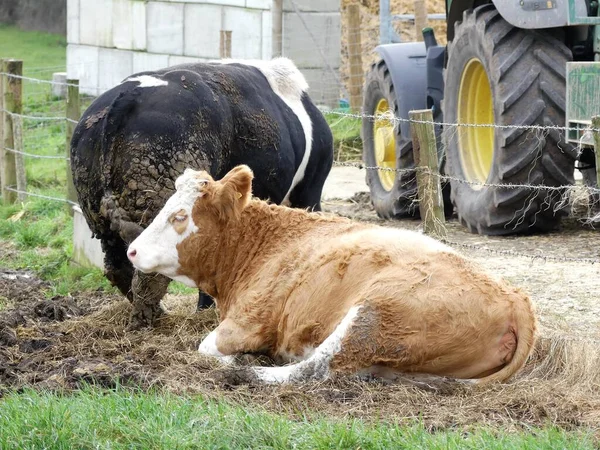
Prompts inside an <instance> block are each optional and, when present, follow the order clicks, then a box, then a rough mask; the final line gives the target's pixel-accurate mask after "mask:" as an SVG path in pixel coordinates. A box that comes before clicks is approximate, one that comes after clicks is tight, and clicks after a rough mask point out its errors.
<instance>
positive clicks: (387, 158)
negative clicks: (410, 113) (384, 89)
mask: <svg viewBox="0 0 600 450" xmlns="http://www.w3.org/2000/svg"><path fill="white" fill-rule="evenodd" d="M392 114H393V113H392V112H391V111H390V105H389V103H388V102H387V100H386V99H384V98H382V99H381V100H379V103H377V107H376V108H375V123H374V124H373V136H374V139H375V142H374V144H375V162H376V163H377V166H378V167H384V168H386V169H395V168H396V141H395V140H394V123H393V121H392V120H391V119H392V117H393V116H392ZM377 174H378V175H379V181H381V185H382V186H383V188H384V189H385V190H386V191H391V190H392V187H393V186H394V182H395V181H396V172H394V171H392V170H378V171H377Z"/></svg>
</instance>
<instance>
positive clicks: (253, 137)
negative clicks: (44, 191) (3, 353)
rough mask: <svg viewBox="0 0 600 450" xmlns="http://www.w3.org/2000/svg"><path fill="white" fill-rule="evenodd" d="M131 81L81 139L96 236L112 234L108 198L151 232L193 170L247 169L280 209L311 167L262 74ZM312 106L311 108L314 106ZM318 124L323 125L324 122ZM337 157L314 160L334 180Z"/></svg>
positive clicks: (93, 117)
mask: <svg viewBox="0 0 600 450" xmlns="http://www.w3.org/2000/svg"><path fill="white" fill-rule="evenodd" d="M128 80H131V81H125V82H123V83H122V84H120V85H119V86H116V87H115V88H113V89H111V90H109V91H107V92H106V93H104V94H103V95H102V96H100V97H99V98H98V99H97V100H96V101H95V102H94V103H93V104H92V106H90V108H89V109H88V110H87V111H86V112H85V114H84V116H83V118H82V120H81V121H80V123H79V124H78V126H77V128H76V130H75V133H74V137H73V140H72V146H71V154H72V158H73V164H72V165H73V170H74V182H75V185H76V187H77V189H78V193H79V198H80V202H81V204H82V209H83V210H84V214H85V215H86V218H88V222H90V224H91V226H92V229H93V231H94V232H95V233H97V234H100V235H101V234H103V233H104V232H106V231H107V230H106V228H107V227H109V226H110V224H108V223H107V222H106V220H104V219H103V218H102V217H99V216H98V212H99V211H100V210H101V209H102V207H103V204H102V202H103V201H104V202H105V203H106V201H107V200H106V199H107V198H108V199H109V203H110V205H111V207H113V204H117V207H118V208H120V209H121V210H122V211H123V212H124V213H125V215H126V216H127V218H128V219H129V220H132V221H134V222H136V223H141V224H142V225H143V224H146V223H148V222H149V221H150V220H151V219H152V218H153V217H154V216H155V214H156V212H157V211H158V210H159V209H160V208H161V207H162V205H163V204H164V202H165V201H166V199H167V198H168V197H169V196H170V195H171V194H172V192H173V189H174V184H173V180H174V179H175V178H176V177H177V176H178V175H179V174H181V173H182V172H183V170H184V169H185V168H186V167H191V168H194V169H202V170H207V171H208V172H210V173H211V174H213V176H215V177H216V178H220V177H221V176H223V175H224V174H225V173H226V172H227V171H229V170H230V169H231V168H232V167H234V166H235V165H238V164H242V163H245V164H248V165H249V166H250V167H251V168H252V169H253V170H254V172H255V174H256V178H255V182H254V186H253V188H254V193H255V195H256V196H257V197H259V198H263V199H269V200H271V201H273V202H274V203H280V202H281V201H282V200H283V199H284V197H285V195H286V194H287V193H288V190H289V188H290V186H291V183H292V180H293V178H294V174H295V173H296V171H297V169H298V167H299V166H300V164H301V163H302V159H303V156H304V150H305V148H306V138H305V132H304V129H303V127H302V124H301V123H300V121H299V119H298V117H297V115H296V112H294V111H293V110H292V109H291V108H290V106H288V104H286V102H285V101H283V100H282V97H281V95H278V94H277V93H275V92H274V91H273V89H272V87H271V85H270V84H269V80H267V78H266V77H265V75H264V74H263V73H262V72H261V71H260V70H258V69H257V68H256V67H253V66H248V65H243V64H191V65H181V66H175V67H172V68H168V69H163V70H160V71H154V72H145V73H141V74H136V75H134V76H132V77H129V78H128ZM304 96H305V97H306V95H305V94H304ZM304 102H305V103H306V104H307V105H308V106H310V105H312V103H311V102H310V101H309V100H308V99H307V98H305V100H304ZM313 107H314V106H313ZM317 113H318V111H317ZM311 115H312V116H313V118H316V120H317V121H318V119H319V116H318V114H317V115H315V112H314V111H311ZM320 119H321V120H323V119H322V116H321V117H320ZM318 125H319V131H321V132H322V131H323V127H322V123H319V124H318ZM327 131H329V130H328V129H327ZM329 133H330V132H329ZM328 151H329V152H331V149H329V150H327V149H326V150H325V151H324V152H323V151H322V150H320V153H318V152H315V153H314V154H313V155H312V158H313V164H315V162H318V161H314V159H315V158H321V159H323V158H324V159H325V163H324V164H322V166H323V167H321V171H322V170H323V169H324V168H326V169H327V171H326V173H325V176H326V174H327V172H328V164H329V167H330V160H329V161H327V157H328V155H327V152H328ZM316 166H317V167H318V166H319V165H318V164H316ZM307 178H310V177H307ZM324 178H325V177H322V180H321V181H320V184H321V185H322V184H323V182H324ZM321 187H322V186H321ZM319 196H320V189H319ZM317 201H318V199H317ZM300 206H305V205H300ZM94 228H95V229H94Z"/></svg>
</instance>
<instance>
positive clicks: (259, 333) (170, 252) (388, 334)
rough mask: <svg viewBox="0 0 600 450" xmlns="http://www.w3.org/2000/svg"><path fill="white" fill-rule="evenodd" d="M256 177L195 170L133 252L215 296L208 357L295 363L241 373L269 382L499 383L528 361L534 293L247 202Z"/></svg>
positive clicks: (353, 230)
mask: <svg viewBox="0 0 600 450" xmlns="http://www.w3.org/2000/svg"><path fill="white" fill-rule="evenodd" d="M252 177H253V175H252V172H251V170H250V169H249V168H248V167H247V166H238V167H236V168H234V169H233V170H231V171H230V172H229V173H228V174H227V175H225V177H223V179H221V180H219V181H215V180H214V179H213V178H212V177H211V176H210V175H209V174H208V173H206V172H198V171H194V170H186V171H185V172H184V174H183V175H182V176H181V177H179V178H178V179H177V183H176V188H177V190H176V192H175V194H173V196H172V197H171V198H169V200H168V201H167V202H166V204H165V206H164V208H163V209H162V210H161V211H160V212H159V213H158V215H157V216H156V218H155V219H154V221H153V222H152V223H151V224H150V225H149V226H148V227H147V228H146V229H145V230H144V231H143V232H142V233H141V234H140V235H139V236H138V237H137V238H136V239H135V241H133V242H132V243H131V245H130V246H129V249H128V257H129V258H130V260H131V262H132V263H133V264H134V266H135V267H136V268H138V269H139V270H141V271H143V272H148V273H153V272H159V273H161V274H163V275H165V276H168V277H171V278H173V279H177V280H180V281H183V282H185V283H187V284H189V285H191V286H197V287H200V288H202V289H204V290H205V291H206V292H208V293H209V294H211V295H213V296H215V300H216V304H217V308H218V310H219V318H220V323H219V325H218V326H217V328H216V329H214V330H213V331H212V332H211V333H210V334H209V335H208V336H207V337H206V338H205V339H204V340H203V341H202V343H201V344H200V347H199V351H200V352H201V353H203V354H206V355H210V356H213V357H216V358H219V359H221V360H222V361H223V362H225V363H228V364H230V363H232V362H234V361H235V360H234V357H235V356H236V355H238V354H248V353H249V354H266V355H267V356H269V357H271V358H273V359H274V360H275V361H279V362H285V363H291V364H289V365H286V366H280V367H246V368H244V369H240V372H239V373H238V376H241V375H244V374H245V376H246V378H247V379H250V380H260V381H264V382H268V383H284V382H294V381H302V380H307V379H324V378H326V377H328V376H329V374H330V373H332V372H342V373H351V374H359V375H364V376H369V377H370V376H376V377H383V378H391V379H399V378H402V379H407V377H408V378H409V379H410V380H411V381H412V382H414V383H431V380H432V379H435V378H436V377H437V379H443V380H444V382H446V377H451V378H455V379H457V382H458V379H460V382H461V383H467V384H474V383H490V382H494V381H504V380H506V379H508V378H509V377H511V376H512V375H513V374H515V373H516V372H517V371H518V370H519V369H520V368H521V367H522V366H523V365H524V364H525V362H526V360H527V357H528V356H529V354H530V352H531V350H532V348H533V345H534V342H535V333H536V318H535V315H534V312H533V308H532V305H531V301H530V299H529V297H528V296H527V295H525V294H524V293H522V292H520V291H519V290H518V289H515V288H512V287H510V286H508V285H507V284H505V283H504V282H502V281H499V280H494V279H492V278H491V277H489V276H488V275H486V274H485V273H484V272H483V271H482V270H481V269H479V268H477V267H476V266H474V265H473V264H472V263H471V262H469V261H468V260H466V259H465V258H463V257H462V256H461V255H459V254H458V253H457V252H456V251H454V250H453V249H451V248H450V247H448V246H446V245H444V244H442V243H441V242H438V241H436V240H434V239H432V238H430V237H428V236H425V235H423V234H420V233H416V232H413V231H409V230H402V229H395V228H386V227H380V226H375V225H368V224H364V223H357V222H352V221H350V220H347V219H343V218H340V217H334V216H325V215H323V214H320V213H309V212H306V211H301V210H297V209H291V208H286V207H283V206H277V205H272V204H268V203H266V202H264V201H261V200H258V199H251V186H252Z"/></svg>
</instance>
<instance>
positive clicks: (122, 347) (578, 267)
mask: <svg viewBox="0 0 600 450" xmlns="http://www.w3.org/2000/svg"><path fill="white" fill-rule="evenodd" d="M368 202H369V200H368V196H367V195H366V194H364V193H360V194H357V195H356V196H355V197H354V198H352V199H350V200H344V201H342V200H339V201H336V200H331V199H329V200H327V201H326V202H325V203H324V208H325V209H326V210H327V211H329V212H335V213H338V214H341V215H345V216H349V217H353V218H355V219H358V220H364V221H375V222H381V223H382V224H383V225H385V226H403V227H408V228H417V227H418V225H419V223H418V222H416V221H385V222H383V221H380V220H379V219H378V218H377V217H376V216H375V214H374V213H373V212H372V209H371V207H370V205H369V203H368ZM447 239H448V240H449V241H452V242H454V243H456V244H457V245H458V248H459V249H460V250H461V251H462V252H463V253H465V254H467V255H469V256H470V257H472V258H474V259H476V260H477V261H478V262H479V263H480V264H481V265H483V266H484V267H486V268H487V269H489V270H490V271H492V272H493V273H494V274H496V275H498V276H502V277H505V278H506V279H508V280H509V281H511V282H512V283H514V284H516V285H518V286H520V287H522V288H524V289H525V290H527V291H528V292H529V293H530V294H531V296H532V298H533V299H534V301H535V304H536V305H537V311H538V315H539V319H540V323H541V331H540V339H539V340H538V344H537V347H536V351H535V352H534V355H533V356H532V358H531V359H530V361H529V363H528V365H527V366H526V368H525V370H524V371H523V372H522V373H521V374H520V375H519V376H517V377H516V378H515V379H514V380H512V381H511V382H509V383H507V384H502V385H498V386H493V387H487V388H463V387H457V386H455V385H453V384H452V383H448V384H446V385H442V386H436V387H431V388H416V387H414V386H405V385H402V384H385V383H382V382H377V381H371V382H367V381H361V380H357V379H354V378H348V377H336V378H335V379H332V380H329V381H326V382H321V383H309V384H304V385H301V386H258V385H253V384H245V383H241V384H240V382H239V380H237V379H236V376H235V370H232V369H229V368H225V367H221V366H219V365H218V363H215V362H214V361H211V360H209V359H206V358H204V357H202V356H201V355H199V354H198V352H197V351H196V349H197V347H198V344H199V343H200V341H201V340H202V338H203V337H204V336H205V335H206V334H207V333H208V332H209V331H210V330H211V329H212V328H214V327H215V326H216V324H217V315H216V313H215V311H214V310H208V311H203V312H199V313H196V312H195V311H194V308H195V304H196V296H168V297H167V298H166V299H165V302H164V304H165V306H166V308H167V310H168V312H169V314H168V315H167V316H166V317H165V318H164V319H162V320H161V321H160V322H159V323H158V324H157V326H156V327H154V328H153V329H146V330H141V331H126V329H125V328H126V322H127V319H128V314H129V304H128V302H127V301H126V300H123V298H122V297H120V296H119V295H115V294H110V295H109V294H107V293H105V292H101V291H98V292H93V293H86V294H81V293H74V294H73V295H72V296H70V297H55V298H47V297H46V295H45V288H46V287H47V286H46V284H45V283H44V282H42V281H40V280H39V279H37V278H36V277H35V276H34V275H32V274H30V273H27V272H14V271H10V270H2V269H0V305H1V304H2V303H4V308H3V309H1V310H0V396H1V395H2V391H3V390H4V391H7V390H12V389H15V388H20V387H23V386H34V387H38V388H46V389H60V390H63V389H67V390H68V389H76V388H77V387H79V386H81V383H83V382H85V383H90V382H91V383H96V384H99V385H101V386H105V387H112V386H114V385H115V384H116V383H117V382H118V383H120V384H121V385H133V386H141V387H142V388H149V387H151V386H158V387H161V388H164V389H167V390H169V391H173V392H176V393H200V394H202V395H204V396H206V397H208V398H217V399H226V400H229V401H233V402H236V403H240V404H243V405H246V406H252V405H254V406H260V407H262V408H265V409H267V410H269V411H274V412H277V413H283V414H286V415H288V416H291V417H306V416H308V417H310V416H311V415H312V414H327V415H331V416H334V417H348V416H350V417H360V418H363V419H365V420H379V418H380V417H385V418H386V420H394V421H402V420H407V419H418V420H421V421H422V422H423V423H424V424H425V426H427V427H428V428H429V429H431V430H438V429H445V428H458V429H464V430H467V429H469V427H472V426H474V425H482V424H483V425H485V424H487V425H494V426H496V425H500V426H503V427H505V428H508V429H517V428H518V429H528V427H531V426H543V425H546V424H548V423H553V424H555V425H556V426H559V427H561V428H564V429H567V430H571V429H574V428H578V427H590V428H592V429H593V430H594V431H595V433H596V434H597V436H598V438H600V426H599V424H600V389H599V387H600V370H598V368H599V367H600V349H599V346H598V342H599V340H598V339H599V338H600V333H599V330H600V327H599V325H600V302H598V300H597V295H596V293H597V292H599V289H598V288H599V287H600V286H599V284H600V277H599V276H598V269H599V267H598V266H599V265H598V264H592V263H591V262H582V261H571V260H562V259H564V258H566V257H568V258H580V259H584V260H585V259H590V260H594V261H595V260H597V259H598V258H599V256H598V250H597V249H598V246H597V245H596V244H597V243H598V239H599V235H598V232H597V231H594V230H590V229H585V228H583V227H582V226H581V225H579V224H578V223H576V222H569V221H567V222H566V223H565V226H564V227H563V230H561V231H560V232H558V233H553V234H547V235H536V236H525V237H516V238H487V237H482V236H477V235H472V234H468V233H466V232H465V231H464V229H463V228H462V227H460V226H459V225H458V224H457V223H456V222H450V223H449V224H448V238H447ZM465 246H469V247H465ZM14 251H16V250H15V249H14V248H13V247H11V246H10V245H4V246H0V260H2V259H4V258H5V257H7V256H8V255H9V253H10V252H14ZM503 252H514V253H515V254H517V253H518V254H524V255H529V256H517V255H515V254H505V253H503ZM531 255H536V256H539V257H540V258H536V259H533V258H531ZM543 258H546V259H543ZM554 258H556V260H554ZM264 363H268V361H265V362H264Z"/></svg>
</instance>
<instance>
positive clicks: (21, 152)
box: [2, 147, 69, 161]
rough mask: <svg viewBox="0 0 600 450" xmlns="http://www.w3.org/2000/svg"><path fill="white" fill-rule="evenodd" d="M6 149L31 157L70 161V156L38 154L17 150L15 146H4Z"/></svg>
mask: <svg viewBox="0 0 600 450" xmlns="http://www.w3.org/2000/svg"><path fill="white" fill-rule="evenodd" d="M2 148H3V150H4V151H7V152H10V153H14V154H15V155H23V156H28V157H30V158H38V159H62V160H65V161H68V160H69V158H67V157H66V156H53V155H38V154H35V153H27V152H23V151H21V150H15V149H14V148H8V147H2Z"/></svg>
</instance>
